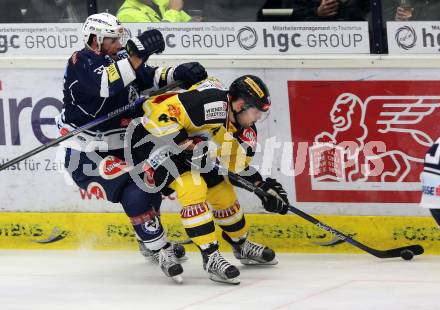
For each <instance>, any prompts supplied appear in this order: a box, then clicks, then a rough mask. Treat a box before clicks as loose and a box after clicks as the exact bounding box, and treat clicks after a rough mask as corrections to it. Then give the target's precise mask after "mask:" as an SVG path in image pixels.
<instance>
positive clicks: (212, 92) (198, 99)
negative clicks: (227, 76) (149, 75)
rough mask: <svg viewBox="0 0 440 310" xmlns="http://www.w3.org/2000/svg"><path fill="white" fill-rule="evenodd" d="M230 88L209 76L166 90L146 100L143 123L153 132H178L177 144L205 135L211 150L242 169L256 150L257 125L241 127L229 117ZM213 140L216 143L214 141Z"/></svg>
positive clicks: (228, 164) (159, 134)
mask: <svg viewBox="0 0 440 310" xmlns="http://www.w3.org/2000/svg"><path fill="white" fill-rule="evenodd" d="M229 108H230V107H229V105H228V92H227V89H225V88H224V86H223V85H222V83H221V82H220V81H219V80H217V79H215V78H208V79H206V80H204V81H201V82H199V83H197V84H195V85H194V86H193V87H191V88H190V89H189V90H188V91H185V92H182V93H166V94H163V95H159V96H156V97H152V98H150V99H148V100H146V101H145V102H144V103H143V110H144V112H145V114H144V118H143V125H144V127H145V128H146V129H147V131H148V132H149V133H151V134H153V135H154V136H157V137H163V136H167V135H176V134H177V137H176V138H174V141H175V143H176V144H179V143H180V142H182V141H183V140H185V139H186V138H187V137H195V136H198V137H203V138H204V139H205V140H208V141H210V142H211V143H210V150H211V146H213V147H214V148H213V151H211V154H212V153H214V155H215V156H217V157H218V158H219V159H220V162H221V164H222V165H223V166H224V167H227V168H228V169H229V170H230V171H233V172H241V171H242V170H244V169H245V168H246V167H247V166H248V165H249V163H250V161H251V158H252V157H253V156H254V154H255V148H256V143H257V130H256V127H255V126H252V127H250V128H243V129H240V130H238V129H237V127H236V126H235V125H234V124H233V123H232V122H231V121H230V120H229V119H228V109H229ZM212 142H213V143H212Z"/></svg>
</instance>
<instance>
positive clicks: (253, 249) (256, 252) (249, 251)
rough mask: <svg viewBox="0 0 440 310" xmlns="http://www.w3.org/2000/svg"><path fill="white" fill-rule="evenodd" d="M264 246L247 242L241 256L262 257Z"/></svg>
mask: <svg viewBox="0 0 440 310" xmlns="http://www.w3.org/2000/svg"><path fill="white" fill-rule="evenodd" d="M263 251H264V246H262V245H261V244H258V243H253V242H250V241H248V240H246V241H245V242H244V244H243V247H242V248H241V255H242V256H244V257H260V256H261V255H263Z"/></svg>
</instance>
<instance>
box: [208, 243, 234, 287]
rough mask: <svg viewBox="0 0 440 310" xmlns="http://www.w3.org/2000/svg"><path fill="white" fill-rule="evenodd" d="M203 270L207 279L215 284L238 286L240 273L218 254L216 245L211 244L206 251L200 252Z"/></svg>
mask: <svg viewBox="0 0 440 310" xmlns="http://www.w3.org/2000/svg"><path fill="white" fill-rule="evenodd" d="M202 256H203V269H205V270H206V271H207V272H208V274H209V278H210V279H211V280H212V281H215V282H221V283H228V284H235V285H237V284H240V279H239V278H238V276H239V275H240V271H239V270H238V269H237V267H235V266H233V265H231V264H230V263H229V262H228V261H227V260H226V259H225V258H224V257H223V256H222V255H221V254H220V252H219V250H218V245H217V244H213V245H211V246H210V247H209V248H208V249H206V250H203V251H202Z"/></svg>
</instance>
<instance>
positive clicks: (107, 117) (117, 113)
mask: <svg viewBox="0 0 440 310" xmlns="http://www.w3.org/2000/svg"><path fill="white" fill-rule="evenodd" d="M181 84H182V82H181V81H176V82H172V83H170V84H168V85H166V86H164V87H162V88H159V89H158V90H156V91H154V92H151V94H150V95H149V96H146V97H141V98H142V100H140V99H137V100H136V101H135V102H133V103H130V104H127V105H125V106H123V107H120V108H119V109H116V110H115V111H112V112H110V113H108V114H107V115H103V116H101V117H98V118H96V119H94V120H93V121H91V122H90V123H87V124H85V125H83V126H81V127H78V128H77V129H75V130H73V131H70V132H69V133H67V134H66V135H64V136H61V137H59V138H56V139H52V140H51V141H49V142H47V143H46V144H43V145H40V146H39V147H37V148H35V149H33V150H30V151H29V152H27V153H24V154H23V155H21V156H18V157H16V158H14V159H11V160H10V161H8V162H6V163H4V164H3V165H1V166H0V171H2V170H5V169H6V168H9V167H10V166H12V165H15V164H16V163H18V162H20V161H22V160H25V159H26V158H29V157H31V156H34V155H36V154H38V153H40V152H42V151H44V150H46V149H48V148H50V147H52V146H55V145H57V144H59V143H61V142H63V141H65V140H67V139H70V138H71V137H73V136H76V135H77V134H80V133H82V132H84V131H86V130H88V129H90V128H92V127H95V126H97V125H99V124H102V123H104V122H106V121H108V120H110V119H113V118H115V117H117V116H120V115H122V114H124V113H125V112H127V111H128V110H130V109H134V108H136V107H137V106H139V105H140V104H142V103H143V102H144V101H145V99H148V98H150V97H153V96H157V95H160V94H163V93H164V92H166V91H168V90H171V89H173V88H176V87H178V86H180V85H181Z"/></svg>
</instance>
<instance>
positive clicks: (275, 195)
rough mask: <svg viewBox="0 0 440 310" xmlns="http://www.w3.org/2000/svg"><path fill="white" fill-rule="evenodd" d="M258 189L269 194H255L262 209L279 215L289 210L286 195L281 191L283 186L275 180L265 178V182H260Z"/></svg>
mask: <svg viewBox="0 0 440 310" xmlns="http://www.w3.org/2000/svg"><path fill="white" fill-rule="evenodd" d="M258 187H259V188H261V189H262V190H264V191H265V192H266V193H268V194H270V195H267V196H266V195H259V194H258V193H256V194H257V196H258V198H260V199H261V201H262V203H263V207H264V209H265V210H266V211H269V212H273V213H279V214H286V213H287V210H288V208H289V200H288V199H287V193H286V191H285V190H284V189H283V186H282V185H281V184H280V183H278V182H277V180H275V179H271V178H267V179H266V180H265V181H263V182H261V183H260V184H259V185H258Z"/></svg>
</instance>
